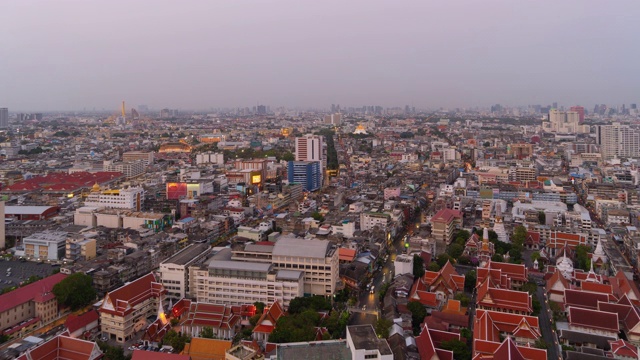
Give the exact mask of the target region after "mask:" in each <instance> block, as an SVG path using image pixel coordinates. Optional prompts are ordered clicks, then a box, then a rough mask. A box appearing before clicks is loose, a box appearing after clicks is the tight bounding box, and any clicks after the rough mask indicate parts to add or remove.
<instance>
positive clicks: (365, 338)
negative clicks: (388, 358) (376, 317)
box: [347, 325, 391, 355]
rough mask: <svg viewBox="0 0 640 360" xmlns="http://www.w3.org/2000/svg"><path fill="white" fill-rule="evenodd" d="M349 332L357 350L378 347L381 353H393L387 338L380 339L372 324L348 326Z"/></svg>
mask: <svg viewBox="0 0 640 360" xmlns="http://www.w3.org/2000/svg"><path fill="white" fill-rule="evenodd" d="M347 332H348V333H349V336H350V337H351V340H352V341H353V346H354V347H355V348H356V350H360V349H365V350H375V349H378V351H380V354H381V355H391V348H390V347H389V343H387V341H386V340H381V339H378V336H377V335H376V332H375V330H373V326H372V325H352V326H347Z"/></svg>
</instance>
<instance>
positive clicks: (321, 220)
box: [311, 211, 324, 222]
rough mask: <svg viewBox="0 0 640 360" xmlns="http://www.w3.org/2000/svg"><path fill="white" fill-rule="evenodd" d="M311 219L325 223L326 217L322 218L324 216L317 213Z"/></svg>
mask: <svg viewBox="0 0 640 360" xmlns="http://www.w3.org/2000/svg"><path fill="white" fill-rule="evenodd" d="M311 217H312V218H313V220H316V221H320V222H323V221H324V216H322V214H320V213H319V212H317V211H316V212H314V213H313V214H311Z"/></svg>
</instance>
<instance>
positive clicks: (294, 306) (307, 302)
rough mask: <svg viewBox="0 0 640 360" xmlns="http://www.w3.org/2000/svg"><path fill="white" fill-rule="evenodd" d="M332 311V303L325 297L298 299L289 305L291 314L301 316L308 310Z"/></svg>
mask: <svg viewBox="0 0 640 360" xmlns="http://www.w3.org/2000/svg"><path fill="white" fill-rule="evenodd" d="M309 309H310V310H313V311H316V312H317V311H322V310H331V301H330V300H329V299H327V298H325V297H324V296H318V295H317V296H310V297H297V298H294V299H293V300H291V302H290V303H289V314H299V313H302V312H304V311H306V310H309Z"/></svg>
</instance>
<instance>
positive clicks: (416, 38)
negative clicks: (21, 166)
mask: <svg viewBox="0 0 640 360" xmlns="http://www.w3.org/2000/svg"><path fill="white" fill-rule="evenodd" d="M639 68H640V1H638V0H628V1H627V0H616V1H602V0H593V1H592V0H527V1H520V0H504V1H499V0H475V1H471V0H468V1H466V0H456V1H453V0H442V1H433V0H419V1H402V0H394V1H391V0H389V1H377V0H366V1H352V0H340V1H333V0H321V1H320V0H290V1H289V0H287V1H242V0H234V1H215V0H207V1H191V0H180V1H178V0H174V1H161V0H102V1H91V0H77V1H66V0H41V1H30V0H0V106H7V107H9V110H10V111H14V110H15V111H17V110H23V111H29V110H67V109H82V108H87V109H92V108H94V107H95V108H98V109H102V108H106V109H110V108H113V109H118V107H119V105H120V102H121V101H122V100H126V101H127V104H128V105H127V107H128V108H129V107H132V106H137V105H139V104H147V105H149V106H151V107H154V108H162V107H169V108H181V109H188V108H197V109H206V108H210V107H236V106H252V105H255V104H256V103H257V102H260V103H262V104H266V105H270V106H271V107H272V108H273V107H276V106H281V105H284V106H302V107H306V106H315V107H329V106H330V105H331V104H332V103H336V104H338V103H339V104H341V105H342V106H362V105H383V106H396V105H397V106H404V105H405V104H409V105H414V106H416V107H439V106H443V107H453V106H488V105H490V104H493V103H501V104H504V105H518V104H523V105H525V104H543V105H544V104H550V103H551V102H553V101H557V102H558V103H560V104H564V105H572V104H582V105H585V106H589V108H591V106H592V105H593V104H594V103H596V102H597V103H607V104H612V105H616V104H622V103H626V104H629V103H636V102H637V103H640V81H639V78H640V71H639V70H640V69H639Z"/></svg>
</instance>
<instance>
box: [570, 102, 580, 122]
mask: <svg viewBox="0 0 640 360" xmlns="http://www.w3.org/2000/svg"><path fill="white" fill-rule="evenodd" d="M569 110H571V111H575V112H577V113H578V115H579V117H580V122H579V123H580V124H582V123H584V107H582V106H572V107H571V108H570V109H569Z"/></svg>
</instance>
